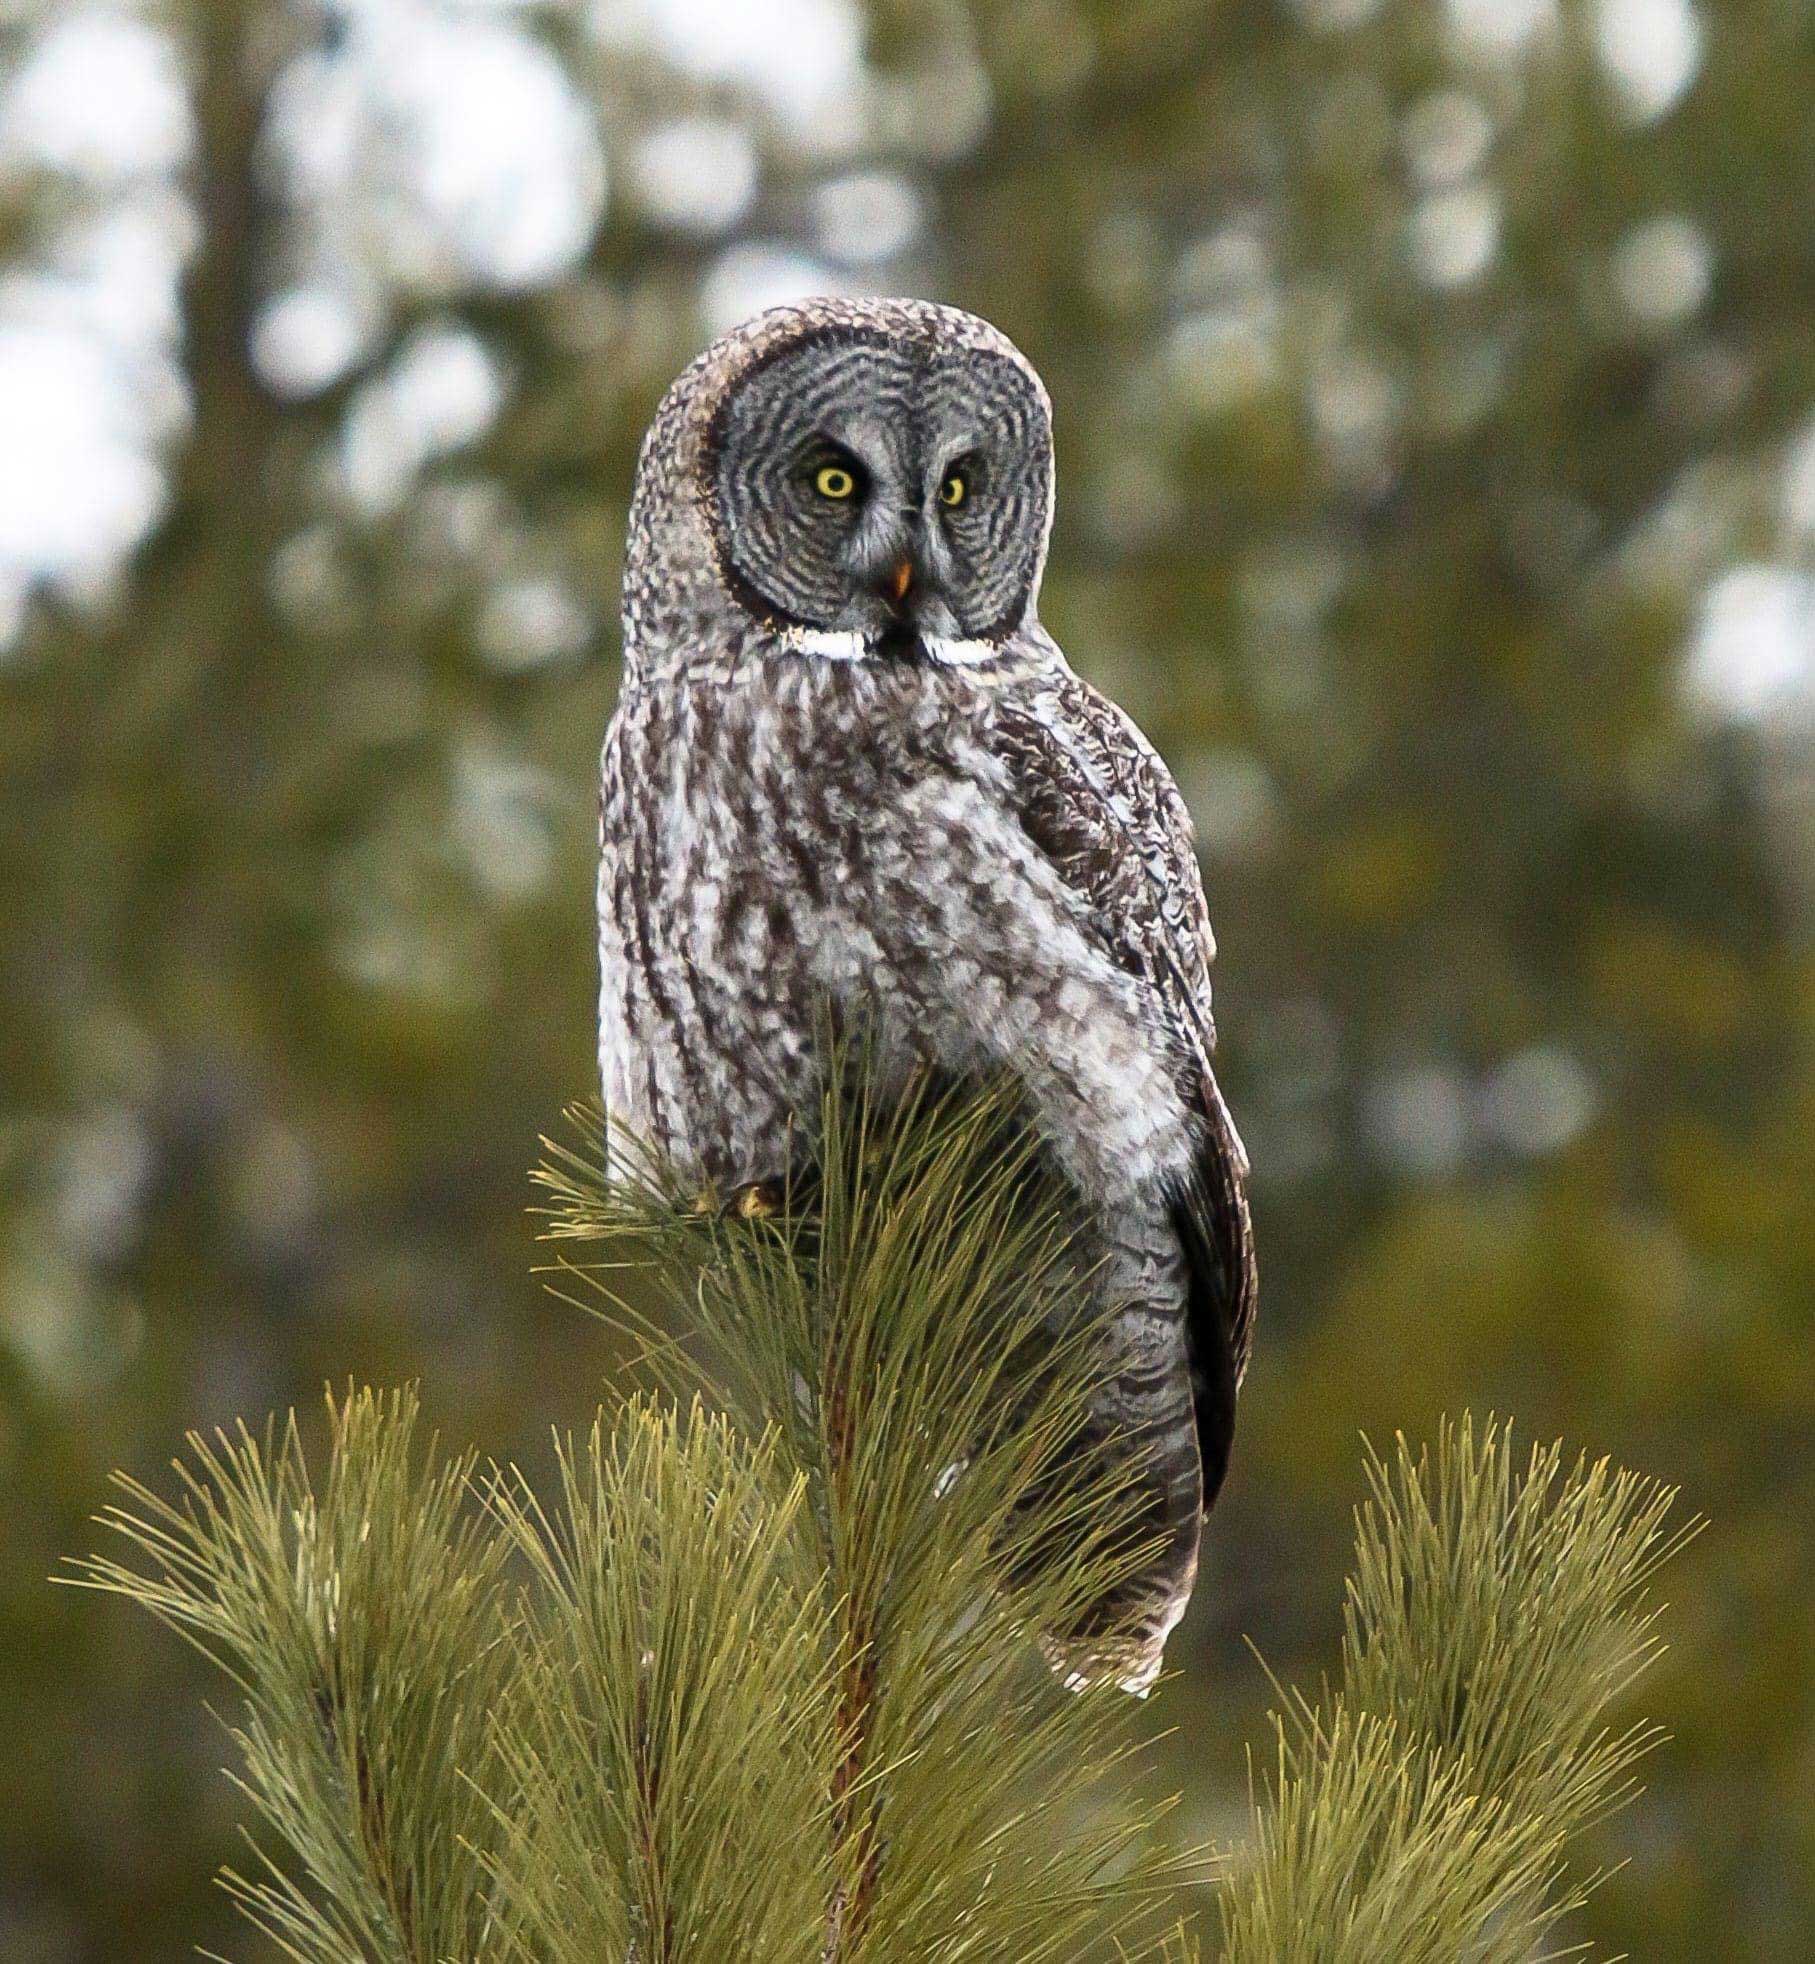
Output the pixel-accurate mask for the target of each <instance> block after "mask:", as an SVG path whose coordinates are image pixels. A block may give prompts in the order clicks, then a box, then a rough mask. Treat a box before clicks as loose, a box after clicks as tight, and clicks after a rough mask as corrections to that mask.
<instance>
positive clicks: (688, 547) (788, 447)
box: [599, 299, 1254, 1688]
mask: <svg viewBox="0 0 1815 1964" xmlns="http://www.w3.org/2000/svg"><path fill="white" fill-rule="evenodd" d="M828 460H830V461H828ZM828 473H830V474H829V475H828ZM847 480H848V483H849V488H848V489H847V488H846V483H847ZM954 480H961V482H960V483H959V484H958V487H957V489H956V490H955V491H954ZM1052 503H1053V500H1052V451H1051V431H1050V414H1049V410H1048V406H1047V402H1046V396H1045V392H1044V390H1043V389H1042V388H1041V386H1040V383H1039V380H1038V378H1037V376H1036V375H1035V374H1034V372H1033V370H1032V369H1031V367H1029V365H1028V364H1027V362H1026V361H1025V360H1024V359H1023V358H1022V357H1021V355H1020V354H1019V353H1018V352H1017V351H1016V350H1015V349H1014V348H1013V347H1012V345H1011V344H1010V343H1009V342H1008V341H1007V340H1006V339H1005V338H1004V337H1003V336H1002V335H1000V334H999V333H998V332H997V331H996V330H995V329H994V328H992V327H990V326H989V325H988V324H987V323H986V322H983V321H980V320H978V319H976V318H974V317H973V316H971V315H968V314H963V313H959V312H957V311H956V310H954V309H951V308H945V307H935V306H931V305H928V304H925V303H921V302H915V301H902V300H886V301H884V300H875V301H858V300H830V299H828V300H815V301H810V302H806V303H804V304H802V305H799V306H795V307H786V308H778V309H776V310H774V311H772V312H770V313H766V314H763V315H761V316H759V317H758V318H757V319H755V320H753V321H751V322H748V323H747V324H746V325H745V326H743V327H741V328H739V329H737V330H735V331H734V332H733V333H731V334H728V335H726V336H725V337H723V338H722V339H721V340H719V341H717V342H715V343H714V344H713V346H712V347H710V348H709V349H707V350H706V352H705V353H704V354H703V355H702V356H701V357H700V358H699V359H698V360H697V361H696V362H694V364H693V365H692V366H691V367H690V368H689V369H688V370H687V371H686V372H685V373H684V374H683V375H682V376H681V377H680V379H679V380H678V381H677V382H676V383H675V385H674V387H673V388H672V389H671V390H670V391H669V394H668V396H667V398H666V400H665V401H664V402H663V404H662V407H661V410H660V411H659V413H658V415H657V417H656V420H655V422H654V424H653V426H652V427H651V429H650V432H649V435H648V438H647V439H646V441H645V443H644V446H643V454H642V459H641V462H640V465H639V469H638V474H637V486H636V494H635V499H634V502H633V505H632V509H631V517H630V539H629V551H628V556H627V562H626V570H625V579H624V638H625V648H624V660H625V672H624V684H623V691H622V694H621V697H620V700H619V703H618V708H617V712H616V714H615V716H614V717H613V719H612V723H611V727H610V730H609V732H608V733H607V736H606V741H605V753H604V779H603V806H602V827H601V831H602V858H601V864H600V873H599V919H600V957H601V972H602V988H601V1005H600V1058H601V1066H602V1070H603V1075H604V1082H605V1092H606V1099H607V1103H608V1106H609V1109H610V1111H611V1113H612V1115H613V1118H614V1121H617V1122H621V1123H623V1124H625V1125H626V1126H628V1127H629V1128H631V1129H632V1130H634V1131H636V1132H637V1133H639V1134H641V1135H643V1136H645V1137H647V1138H649V1139H651V1140H653V1141H654V1142H655V1143H656V1144H657V1145H659V1146H660V1147H661V1148H663V1149H664V1150H665V1151H666V1152H668V1153H669V1154H671V1155H672V1156H674V1157H675V1158H676V1159H677V1160H679V1161H680V1162H681V1163H682V1164H683V1165H685V1166H687V1167H689V1168H690V1169H692V1170H693V1171H694V1172H696V1173H697V1174H698V1175H699V1176H700V1177H701V1178H702V1179H703V1180H707V1181H711V1182H713V1183H715V1184H717V1185H719V1186H720V1187H722V1188H734V1187H737V1186H741V1185H743V1184H746V1183H752V1182H758V1181H764V1180H770V1179H775V1178H777V1177H779V1176H780V1175H781V1173H782V1172H783V1170H784V1167H785V1164H786V1160H787V1156H788V1154H789V1151H790V1142H791V1140H793V1139H796V1138H797V1137H798V1131H797V1128H796V1127H795V1126H794V1125H793V1124H791V1120H793V1118H794V1116H795V1115H796V1114H799V1113H802V1112H807V1111H811V1110H812V1109H814V1108H815V1106H816V1104H817V1098H818V1087H817V1086H816V1084H815V1082H814V1068H815V1059H816V1050H815V1043H814V1038H815V1032H816V1029H817V1028H818V1018H819V1017H820V1015H821V1014H822V1009H823V1004H824V1003H825V1001H826V1000H827V999H828V998H830V999H831V1000H832V1001H833V1002H835V1003H844V1004H849V1005H851V1006H852V1007H854V1008H860V1009H861V1010H862V1011H863V1012H864V1013H865V1015H866V1017H867V1019H868V1020H869V1021H870V1022H871V1023H872V1025H873V1026H875V1027H877V1028H878V1029H879V1030H880V1032H881V1034H882V1037H883V1039H884V1042H885V1044H886V1045H887V1046H888V1047H889V1048H890V1049H891V1050H892V1051H894V1052H896V1053H898V1054H899V1056H900V1057H901V1058H903V1059H907V1058H912V1057H918V1058H924V1059H926V1060H929V1061H930V1062H932V1063H933V1064H935V1065H936V1066H938V1067H939V1068H941V1069H942V1070H944V1071H946V1072H948V1073H953V1074H956V1075H959V1076H963V1075H965V1074H969V1073H974V1072H984V1071H991V1070H998V1069H1001V1068H1003V1067H1006V1068H1007V1069H1009V1070H1010V1071H1012V1072H1013V1073H1015V1074H1016V1076H1017V1077H1018V1078H1019V1080H1020V1082H1021V1083H1022V1085H1023V1086H1024V1088H1025V1091H1026V1093H1027V1097H1028V1102H1029V1107H1030V1109H1031V1111H1032V1112H1033V1114H1034V1115H1035V1118H1036V1121H1037V1123H1038V1125H1039V1127H1040V1130H1041V1133H1042V1136H1043V1138H1044V1140H1045V1142H1046V1144H1047V1146H1048V1148H1049V1149H1050V1152H1051V1155H1052V1157H1053V1159H1054V1161H1055V1162H1056V1164H1057V1165H1058V1166H1059V1167H1060V1168H1061V1169H1062V1171H1063V1172H1064V1174H1065V1176H1066V1177H1067V1179H1068V1180H1069V1181H1070V1182H1071V1183H1072V1185H1073V1186H1074V1187H1075V1188H1076V1190H1077V1193H1078V1194H1079V1196H1080V1197H1081V1198H1082V1200H1083V1201H1084V1203H1085V1204H1086V1207H1087V1209H1088V1213H1089V1217H1090V1218H1091V1219H1092V1220H1093V1222H1094V1223H1095V1224H1096V1231H1097V1232H1099V1233H1100V1234H1101V1236H1102V1239H1103V1248H1104V1253H1105V1256H1106V1258H1107V1259H1106V1263H1105V1267H1104V1271H1103V1272H1104V1275H1105V1284H1104V1286H1105V1287H1106V1288H1107V1289H1110V1290H1111V1291H1112V1292H1113V1294H1114V1298H1115V1300H1116V1302H1117V1303H1118V1304H1119V1305H1120V1308H1119V1310H1118V1313H1117V1316H1116V1319H1115V1322H1114V1332H1115V1344H1114V1351H1113V1355H1111V1356H1110V1357H1109V1358H1108V1359H1106V1361H1105V1366H1104V1378H1103V1384H1102V1389H1101V1393H1100V1396H1099V1398H1098V1400H1097V1401H1096V1405H1095V1407H1094V1417H1095V1420H1096V1424H1097V1427H1098V1429H1099V1431H1100V1433H1101V1435H1102V1437H1103V1440H1104V1441H1105V1442H1110V1443H1112V1444H1114V1445H1115V1446H1117V1447H1119V1448H1122V1449H1126V1450H1127V1451H1129V1452H1130V1453H1132V1454H1134V1455H1135V1456H1136V1457H1137V1460H1138V1463H1139V1465H1140V1466H1141V1468H1142V1479H1143V1484H1144V1488H1145V1490H1146V1491H1147V1492H1148V1493H1149V1494H1150V1495H1151V1509H1150V1515H1151V1521H1152V1523H1153V1525H1154V1526H1155V1527H1156V1528H1157V1529H1158V1530H1159V1531H1160V1532H1161V1533H1162V1534H1163V1536H1164V1539H1165V1547H1164V1551H1163V1553H1162V1555H1161V1556H1160V1557H1159V1558H1158V1559H1157V1561H1156V1562H1155V1564H1154V1566H1153V1570H1152V1573H1151V1574H1149V1575H1146V1576H1143V1577H1142V1578H1141V1581H1140V1585H1139V1587H1138V1589H1137V1590H1135V1591H1134V1592H1132V1594H1131V1595H1130V1597H1129V1599H1128V1600H1126V1601H1119V1602H1118V1603H1116V1604H1114V1605H1109V1606H1106V1614H1105V1617H1104V1619H1103V1621H1104V1624H1105V1626H1106V1627H1110V1626H1112V1627H1113V1629H1114V1630H1115V1632H1116V1640H1115V1641H1113V1642H1110V1643H1108V1644H1106V1645H1105V1646H1104V1647H1105V1649H1106V1651H1107V1653H1108V1654H1109V1655H1110V1657H1111V1659H1112V1667H1113V1668H1114V1669H1115V1670H1116V1671H1117V1673H1118V1675H1120V1676H1121V1678H1122V1679H1123V1681H1124V1682H1125V1683H1127V1684H1129V1685H1130V1686H1131V1687H1134V1688H1143V1687H1144V1686H1145V1685H1146V1684H1148V1683H1150V1682H1151V1680H1152V1677H1153V1675H1154V1673H1155V1672H1156V1671H1157V1670H1158V1668H1159V1663H1160V1655H1161V1650H1162V1647H1163V1645H1164V1642H1165V1638H1166V1634H1167V1632H1168V1631H1169V1630H1170V1628H1171V1627H1172V1625H1173V1623H1174V1622H1176V1620H1177V1618H1178V1616H1179V1614H1180V1613H1181V1612H1182V1610H1183V1608H1184V1604H1185V1602H1186V1600H1187V1599H1188V1597H1189V1595H1190V1590H1191V1585H1192V1581H1193V1578H1194V1576H1195V1573H1196V1565H1197V1543H1198V1530H1199V1522H1200V1518H1201V1515H1202V1512H1203V1509H1204V1508H1205V1507H1206V1506H1207V1505H1208V1503H1209V1501H1210V1500H1211V1499H1212V1498H1213V1497H1214V1495H1215V1491H1216V1488H1217V1486H1218V1485H1219V1484H1220V1481H1221V1478H1222V1474H1223V1470H1224V1466H1225V1463H1226V1459H1227V1453H1228V1445H1229V1438H1230V1431H1231V1427H1232V1424H1233V1414H1234V1400H1235V1390H1236V1386H1237V1384H1238V1383H1239V1381H1240V1377H1241V1374H1242V1370H1243V1367H1244V1365H1245V1363H1246V1360H1247V1352H1248V1345H1249V1338H1250V1327H1251V1320H1252V1315H1253V1305H1254V1264H1253V1248H1252V1241H1251V1237H1250V1233H1249V1225H1248V1211H1247V1200H1246V1173H1247V1169H1246V1162H1245V1160H1244V1157H1243V1154H1242V1148H1241V1145H1240V1142H1239V1140H1238V1139H1237V1137H1236V1134H1235V1130H1234V1127H1233V1126H1232V1125H1231V1123H1230V1120H1229V1116H1228V1113H1227V1110H1226V1109H1225V1107H1224V1105H1223V1102H1222V1099H1221V1097H1220V1095H1219V1093H1218V1091H1217V1087H1216V1081H1215V1078H1214V1076H1213V1075H1212V1072H1211V1066H1210V1057H1211V1050H1212V1047H1213V1043H1214V1032H1213V1029H1212V1025H1211V1018H1210V981H1209V969H1210V960H1211V954H1212V943H1211V937H1210V928H1209V922H1208V918H1207V916H1206V913H1205V908H1204V900H1203V892H1202V888H1201V885H1200V881H1199V877H1198V871H1197V865H1196V860H1195V857H1194V854H1193V850H1192V843H1191V830H1190V823H1189V820H1188V818H1187V816H1186V813H1185V809H1184V806H1183V803H1182V802H1181V800H1180V798H1179V796H1178V793H1177V791H1176V789H1175V788H1174V786H1173V783H1172V780H1171V778H1170V777H1169V776H1168V775H1167V772H1166V769H1165V767H1164V765H1163V764H1162V763H1161V762H1160V760H1159V758H1158V757H1157V756H1156V755H1155V753H1154V751H1153V750H1152V749H1151V747H1150V746H1149V745H1148V744H1147V742H1146V741H1145V739H1144V738H1143V737H1142V736H1141V735H1140V733H1139V732H1138V731H1137V730H1136V729H1135V728H1134V726H1133V725H1132V724H1131V723H1130V722H1129V721H1128V720H1127V718H1126V717H1125V716H1123V715H1122V713H1121V712H1120V711H1119V710H1118V709H1116V708H1115V707H1114V706H1113V705H1112V704H1110V703H1109V702H1107V701H1106V700H1104V699H1103V698H1102V697H1101V696H1099V695H1097V694H1096V693H1095V692H1094V691H1093V690H1091V689H1090V688H1089V687H1088V686H1087V685H1086V684H1085V683H1083V682H1082V681H1080V680H1079V679H1078V677H1077V676H1076V675H1074V674H1073V673H1072V671H1071V669H1070V668H1069V667H1068V666H1067V664H1066V662H1065V659H1064V657H1063V655H1062V654H1061V653H1060V652H1059V649H1058V648H1057V646H1056V645H1055V644H1054V643H1053V641H1052V640H1051V639H1050V638H1049V637H1048V635H1047V634H1046V632H1045V631H1044V629H1043V628H1042V627H1041V626H1040V624H1039V620H1038V617H1037V614H1036V611H1035V602H1036V598H1037V593H1038V587H1039V578H1040V573H1041V570H1042V567H1043V564H1044V560H1045V553H1046V540H1047V534H1048V531H1049V529H1050V526H1051V518H1052Z"/></svg>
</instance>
